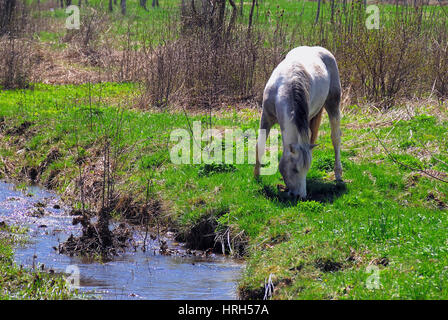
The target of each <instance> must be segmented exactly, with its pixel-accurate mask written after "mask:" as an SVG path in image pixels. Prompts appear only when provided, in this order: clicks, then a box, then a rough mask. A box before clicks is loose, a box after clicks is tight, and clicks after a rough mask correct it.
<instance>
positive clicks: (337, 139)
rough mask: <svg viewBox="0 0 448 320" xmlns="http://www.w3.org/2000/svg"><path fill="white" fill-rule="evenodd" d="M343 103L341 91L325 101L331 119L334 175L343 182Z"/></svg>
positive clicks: (332, 93) (336, 91)
mask: <svg viewBox="0 0 448 320" xmlns="http://www.w3.org/2000/svg"><path fill="white" fill-rule="evenodd" d="M340 101H341V91H340V89H336V90H334V92H330V94H329V96H328V98H327V101H325V110H327V113H328V116H329V118H330V126H331V141H332V142H333V148H334V154H335V159H334V174H335V177H336V181H341V180H342V164H341V111H340V110H339V104H340Z"/></svg>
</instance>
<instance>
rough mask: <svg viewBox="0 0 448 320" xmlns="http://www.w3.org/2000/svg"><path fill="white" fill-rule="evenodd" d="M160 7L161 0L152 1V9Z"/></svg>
mask: <svg viewBox="0 0 448 320" xmlns="http://www.w3.org/2000/svg"><path fill="white" fill-rule="evenodd" d="M158 6H159V0H152V7H153V8H155V7H158Z"/></svg>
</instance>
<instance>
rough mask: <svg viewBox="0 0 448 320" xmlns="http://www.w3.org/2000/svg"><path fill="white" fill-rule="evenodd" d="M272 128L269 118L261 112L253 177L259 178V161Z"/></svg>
mask: <svg viewBox="0 0 448 320" xmlns="http://www.w3.org/2000/svg"><path fill="white" fill-rule="evenodd" d="M271 127H272V121H271V119H270V118H269V116H268V115H267V114H266V113H265V111H264V110H263V113H262V115H261V120H260V130H259V132H258V140H257V146H256V154H255V168H254V176H255V177H256V178H258V177H259V176H260V168H261V159H262V158H263V155H264V152H265V148H266V140H267V139H268V136H269V131H270V130H271Z"/></svg>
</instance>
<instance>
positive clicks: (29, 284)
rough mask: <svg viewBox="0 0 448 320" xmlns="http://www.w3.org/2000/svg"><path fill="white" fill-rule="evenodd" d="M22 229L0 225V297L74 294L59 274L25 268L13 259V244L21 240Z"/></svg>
mask: <svg viewBox="0 0 448 320" xmlns="http://www.w3.org/2000/svg"><path fill="white" fill-rule="evenodd" d="M23 237H25V235H24V231H23V230H21V229H19V228H17V227H13V226H9V225H6V224H2V225H1V226H0V300H12V299H20V300H24V299H33V300H36V299H43V300H49V299H57V300H61V299H70V298H73V297H75V296H74V293H73V292H71V291H70V290H69V289H68V287H67V285H66V283H65V279H64V278H63V277H62V276H60V275H54V274H53V275H51V274H49V273H47V272H41V271H38V270H34V271H33V270H26V269H23V268H21V267H19V266H17V265H16V264H15V263H14V254H13V247H14V246H15V245H18V244H19V243H20V242H21V241H24V239H23Z"/></svg>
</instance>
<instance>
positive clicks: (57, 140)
mask: <svg viewBox="0 0 448 320" xmlns="http://www.w3.org/2000/svg"><path fill="white" fill-rule="evenodd" d="M89 92H90V94H89ZM136 92H138V86H136V85H133V84H112V83H103V84H97V85H92V86H90V85H81V86H70V85H67V86H50V85H36V86H35V88H34V90H24V91H22V90H16V91H12V90H10V91H2V92H1V93H0V156H1V159H2V161H1V162H0V172H1V173H2V174H3V175H8V176H10V177H12V178H16V179H19V180H29V179H35V180H36V181H39V182H40V183H41V184H43V185H45V186H47V187H49V188H52V189H55V190H57V191H58V192H59V193H61V194H65V196H66V199H69V200H72V201H73V203H74V205H75V206H78V207H80V206H82V204H81V201H82V199H81V197H80V186H81V185H82V186H83V188H84V189H83V194H84V197H85V199H84V201H85V202H86V205H87V206H92V207H93V206H94V205H95V203H98V201H101V196H100V195H98V192H99V191H100V190H101V184H102V181H103V180H102V175H103V173H104V170H103V169H104V168H103V167H102V163H103V159H104V152H103V150H104V145H105V144H104V143H105V141H107V143H108V145H109V146H110V150H112V151H111V153H110V154H111V159H112V162H113V163H114V165H113V168H114V169H113V171H111V173H112V176H113V177H114V179H113V181H114V188H113V190H114V199H115V200H116V201H115V202H114V203H115V204H116V206H115V212H114V215H115V216H116V217H120V216H132V215H133V214H136V212H137V211H138V210H139V208H141V207H142V206H144V204H145V203H147V201H148V200H149V199H157V201H160V202H161V203H162V209H160V210H158V211H153V212H150V214H151V216H152V218H153V220H152V221H153V222H154V221H157V223H159V222H160V221H163V223H164V224H165V226H167V227H168V228H170V229H172V230H174V231H175V232H176V234H177V236H178V238H179V239H181V240H185V241H187V242H188V243H189V244H190V245H191V246H195V247H201V246H202V247H205V248H207V247H208V246H213V245H214V243H215V240H218V241H220V244H218V245H217V246H216V249H217V250H218V251H219V250H220V248H221V244H222V245H223V246H224V248H225V250H226V252H227V253H231V252H232V253H233V254H243V255H244V257H245V258H246V259H247V269H246V271H245V273H244V276H243V278H242V280H241V281H240V283H239V291H240V295H241V297H242V298H262V297H263V295H264V285H265V282H266V281H267V280H268V279H269V277H271V280H272V283H273V285H274V287H275V290H274V295H273V298H275V299H304V298H319V299H361V298H362V299H381V298H384V299H399V298H404V299H420V298H421V299H440V298H448V277H446V267H445V266H446V265H447V262H448V261H447V257H448V256H447V254H446V229H447V227H448V225H447V224H448V220H447V213H448V211H447V207H448V183H446V182H443V181H440V180H448V177H447V174H446V172H447V171H448V165H447V163H448V156H447V154H448V153H447V149H448V141H447V140H446V132H447V129H448V113H447V111H446V107H447V105H446V104H437V103H434V102H431V101H419V102H418V103H412V104H411V103H410V104H407V105H402V106H397V107H395V108H392V109H391V110H389V111H387V112H380V111H378V110H376V109H375V108H371V109H368V108H366V107H365V106H363V108H361V107H359V106H357V105H352V106H346V107H344V110H343V114H344V118H343V120H342V130H343V140H342V141H343V142H342V145H343V149H342V159H343V167H344V181H345V184H343V185H337V184H335V183H334V181H333V180H334V179H333V173H332V166H333V160H332V159H333V150H332V145H331V140H330V133H329V124H328V120H327V119H326V117H325V120H324V122H323V124H322V126H321V130H320V136H319V139H318V143H320V145H319V146H318V147H317V148H316V149H315V150H314V151H313V163H312V166H311V170H310V172H309V174H308V178H307V180H308V181H307V184H308V194H309V199H307V201H303V202H299V203H291V202H287V201H284V200H282V198H281V196H280V194H279V192H278V191H277V188H276V185H277V184H281V183H282V180H281V176H280V174H279V173H278V172H277V173H276V174H274V175H272V176H265V177H263V178H262V180H261V181H258V182H257V181H255V180H254V179H253V176H252V170H253V167H252V166H251V165H245V164H242V165H235V166H234V167H230V168H224V170H223V167H220V166H218V167H207V166H204V165H175V164H172V163H171V162H170V159H169V149H170V147H171V146H172V145H173V144H174V143H173V142H170V132H171V131H172V130H173V129H176V128H184V129H187V130H189V127H190V126H191V123H192V121H193V120H201V121H202V123H203V129H205V126H206V125H205V124H206V123H210V124H211V126H212V127H213V128H218V129H219V130H223V129H225V128H241V129H243V130H246V129H249V128H254V129H255V128H257V127H258V119H259V114H258V111H257V110H255V109H236V108H233V107H231V106H229V107H227V108H221V109H220V110H219V111H217V112H215V113H214V115H213V116H212V117H211V118H210V117H209V116H207V115H203V114H201V113H197V114H196V115H190V116H188V117H187V116H186V115H185V114H184V113H183V112H182V111H181V110H180V111H178V112H159V111H152V112H142V111H139V110H135V109H131V108H128V107H127V104H126V101H132V98H133V97H134V95H135V94H136ZM271 139H272V138H271ZM55 149H57V150H58V152H57V154H58V156H57V157H49V155H50V154H55V153H54V151H53V153H52V151H51V150H55ZM113 150H115V151H113ZM226 169H229V170H226ZM80 172H81V175H80ZM80 177H81V178H80ZM437 179H439V180H437ZM81 180H82V181H83V184H80V183H79V181H81ZM120 204H121V205H120ZM132 210H134V211H135V212H131V211H132ZM210 234H211V236H210ZM227 235H229V237H228V238H227ZM227 239H228V240H227ZM372 277H373V278H372ZM375 279H378V281H375ZM372 283H373V285H370V284H372ZM377 284H378V286H377Z"/></svg>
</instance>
